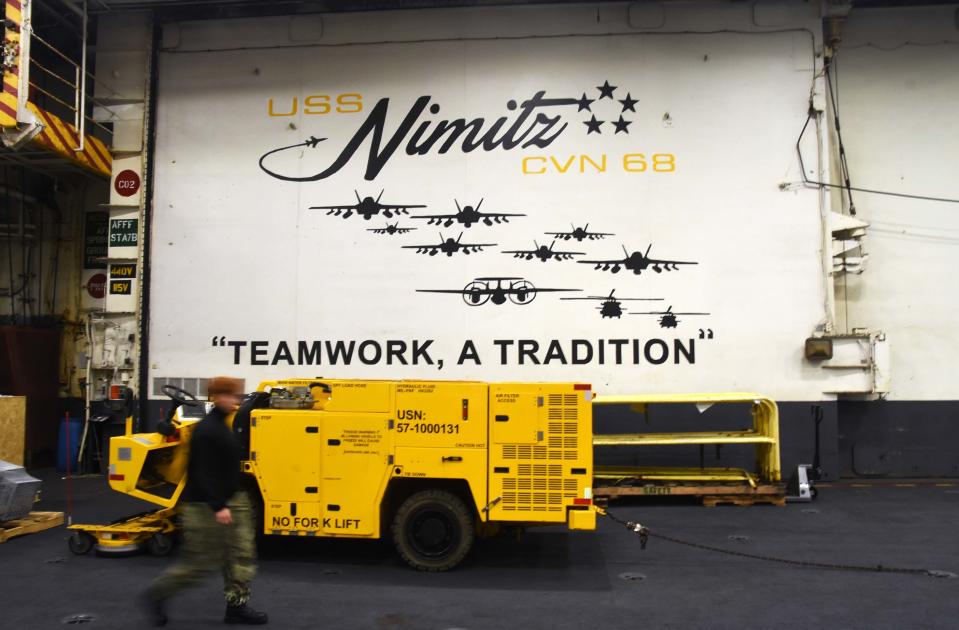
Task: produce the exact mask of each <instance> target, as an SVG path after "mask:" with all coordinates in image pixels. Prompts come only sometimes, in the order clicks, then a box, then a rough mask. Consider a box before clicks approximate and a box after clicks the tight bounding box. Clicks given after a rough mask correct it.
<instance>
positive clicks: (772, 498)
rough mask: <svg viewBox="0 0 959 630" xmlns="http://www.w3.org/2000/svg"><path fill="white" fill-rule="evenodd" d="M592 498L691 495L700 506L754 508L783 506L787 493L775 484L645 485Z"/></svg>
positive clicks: (604, 490) (606, 490)
mask: <svg viewBox="0 0 959 630" xmlns="http://www.w3.org/2000/svg"><path fill="white" fill-rule="evenodd" d="M593 496H595V497H597V498H602V499H617V498H622V497H669V496H694V497H700V498H702V500H703V505H705V506H707V507H714V506H716V505H724V504H732V505H754V504H756V503H770V504H773V505H785V504H786V492H785V488H783V486H781V485H778V484H770V483H767V484H759V485H757V486H756V487H755V488H754V487H752V486H751V485H749V484H748V483H739V484H735V483H723V484H717V483H706V484H703V483H699V484H697V483H691V482H687V483H645V484H633V485H620V486H599V487H595V488H593Z"/></svg>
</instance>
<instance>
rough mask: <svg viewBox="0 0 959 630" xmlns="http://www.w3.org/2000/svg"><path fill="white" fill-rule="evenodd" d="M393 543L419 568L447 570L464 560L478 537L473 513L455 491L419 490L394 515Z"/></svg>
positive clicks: (424, 569)
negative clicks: (453, 492)
mask: <svg viewBox="0 0 959 630" xmlns="http://www.w3.org/2000/svg"><path fill="white" fill-rule="evenodd" d="M391 529H392V533H393V544H394V545H395V546H396V551H397V552H398V553H399V554H400V557H402V558H403V560H405V561H406V563H407V564H409V565H410V566H411V567H413V568H414V569H418V570H420V571H448V570H450V569H452V568H453V567H455V566H456V565H458V564H459V563H460V562H462V560H463V558H465V557H466V554H467V553H469V550H470V548H471V547H472V546H473V540H474V538H475V537H476V532H475V528H474V525H473V513H472V512H471V511H470V510H469V509H468V508H467V507H466V504H464V503H463V501H462V500H461V499H460V498H459V497H457V496H456V495H455V494H452V493H449V492H446V491H443V490H424V491H422V492H417V493H416V494H414V495H413V496H411V497H410V498H408V499H407V500H406V501H404V502H403V504H402V505H401V506H400V508H399V509H398V510H397V511H396V515H395V516H394V517H393V525H392V528H391Z"/></svg>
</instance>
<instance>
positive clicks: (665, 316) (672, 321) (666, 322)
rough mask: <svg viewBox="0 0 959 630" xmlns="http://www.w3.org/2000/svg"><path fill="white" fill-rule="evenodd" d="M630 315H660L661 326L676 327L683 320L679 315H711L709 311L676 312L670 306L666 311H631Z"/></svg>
mask: <svg viewBox="0 0 959 630" xmlns="http://www.w3.org/2000/svg"><path fill="white" fill-rule="evenodd" d="M630 315H659V327H660V328H676V326H678V325H679V322H681V321H682V320H681V319H679V318H678V317H676V316H677V315H709V313H675V312H673V307H672V306H670V307H669V308H667V309H666V310H665V311H649V312H646V313H630Z"/></svg>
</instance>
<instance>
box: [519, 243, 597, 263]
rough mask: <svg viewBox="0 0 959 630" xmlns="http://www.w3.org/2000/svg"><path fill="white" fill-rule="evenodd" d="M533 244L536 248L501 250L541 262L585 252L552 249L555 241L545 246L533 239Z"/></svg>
mask: <svg viewBox="0 0 959 630" xmlns="http://www.w3.org/2000/svg"><path fill="white" fill-rule="evenodd" d="M533 245H535V246H536V249H508V250H503V253H504V254H513V258H525V259H526V260H533V258H534V257H535V258H539V259H540V260H542V261H543V262H546V261H547V260H549V259H550V258H555V259H556V260H572V259H573V256H582V255H584V254H585V253H586V252H560V251H555V250H553V245H556V241H553V243H552V244H551V245H550V246H549V247H546V246H545V245H540V244H539V243H537V242H536V241H533Z"/></svg>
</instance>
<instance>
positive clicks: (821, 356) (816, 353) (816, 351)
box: [805, 337, 832, 361]
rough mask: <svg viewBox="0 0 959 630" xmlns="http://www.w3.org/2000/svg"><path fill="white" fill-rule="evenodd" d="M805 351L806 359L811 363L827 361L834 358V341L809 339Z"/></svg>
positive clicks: (817, 338) (819, 338) (816, 338)
mask: <svg viewBox="0 0 959 630" xmlns="http://www.w3.org/2000/svg"><path fill="white" fill-rule="evenodd" d="M805 350H806V351H805V354H806V358H807V359H809V360H810V361H827V360H829V359H831V358H832V339H824V338H822V337H809V338H808V339H806V348H805Z"/></svg>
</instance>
